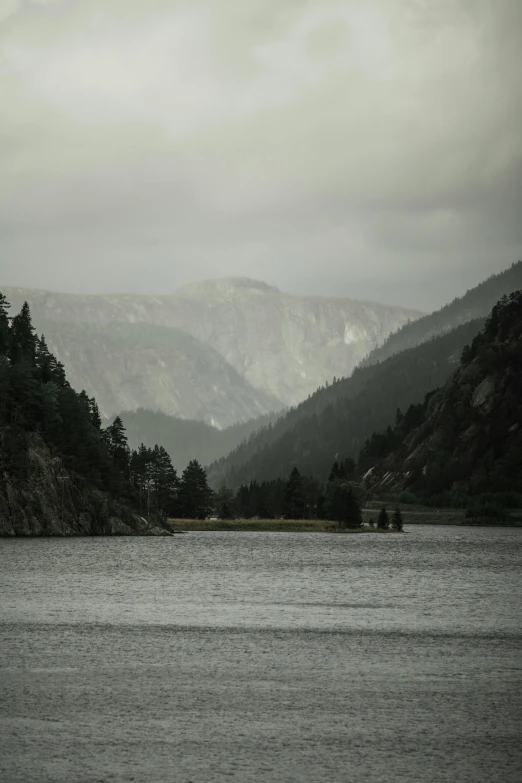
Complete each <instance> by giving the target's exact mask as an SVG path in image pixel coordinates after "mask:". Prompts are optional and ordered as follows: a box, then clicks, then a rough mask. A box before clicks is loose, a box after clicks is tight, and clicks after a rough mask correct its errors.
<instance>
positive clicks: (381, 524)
mask: <svg viewBox="0 0 522 783" xmlns="http://www.w3.org/2000/svg"><path fill="white" fill-rule="evenodd" d="M377 527H378V528H379V530H387V529H388V528H389V527H390V518H389V516H388V512H387V510H386V506H383V507H382V508H381V510H380V512H379V516H378V517H377Z"/></svg>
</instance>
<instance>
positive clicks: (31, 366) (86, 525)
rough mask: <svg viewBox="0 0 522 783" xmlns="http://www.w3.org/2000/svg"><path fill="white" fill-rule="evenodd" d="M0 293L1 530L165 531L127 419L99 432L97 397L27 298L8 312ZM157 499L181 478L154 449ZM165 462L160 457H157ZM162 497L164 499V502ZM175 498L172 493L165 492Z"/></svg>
mask: <svg viewBox="0 0 522 783" xmlns="http://www.w3.org/2000/svg"><path fill="white" fill-rule="evenodd" d="M8 312H9V307H8V303H7V302H6V299H5V297H4V296H3V295H2V293H0V535H2V536H12V535H25V536H37V535H38V536H39V535H59V536H61V535H115V534H117V535H144V534H154V535H158V534H165V532H166V531H165V529H164V527H161V525H162V521H161V517H162V515H163V512H162V514H159V513H157V512H156V511H155V507H153V509H152V511H151V509H150V504H149V507H148V520H145V519H144V518H143V517H142V516H141V514H140V507H141V503H140V501H141V497H142V495H143V492H142V491H140V490H141V485H140V484H139V476H136V478H137V479H138V481H134V479H133V477H132V471H131V466H132V459H134V458H135V457H136V456H138V458H139V455H131V453H130V450H129V448H128V446H127V442H126V439H125V436H124V432H123V430H122V427H121V423H119V422H118V421H115V422H114V424H113V425H112V426H111V427H108V428H107V429H105V430H103V429H102V427H101V419H100V415H99V411H98V408H97V405H96V401H95V400H94V399H90V398H89V397H88V396H87V395H86V394H85V393H84V392H81V393H77V392H75V391H74V389H73V388H71V386H70V384H69V382H68V380H67V378H66V376H65V372H64V369H63V366H62V365H61V364H60V363H59V362H58V361H57V360H56V358H55V357H54V356H53V355H52V353H51V352H50V351H49V350H48V347H47V345H46V343H45V341H44V340H43V339H40V338H38V337H37V336H36V335H35V333H34V329H33V326H32V324H31V318H30V313H29V309H28V308H27V306H24V307H23V308H22V310H21V312H20V313H19V314H17V315H15V316H14V317H13V318H12V320H10V318H9V316H8ZM156 456H157V458H158V459H156V463H157V464H156V466H155V469H156V474H157V479H154V477H153V480H155V481H156V484H159V482H160V481H161V482H163V484H162V490H163V493H162V494H161V496H160V494H159V492H158V491H157V490H156V486H155V485H152V486H151V482H149V490H150V489H152V491H153V493H154V490H156V492H155V494H154V495H153V500H154V501H155V502H156V507H157V508H160V506H159V505H158V503H159V501H161V502H162V503H163V502H166V500H165V498H167V495H166V491H165V490H168V491H169V492H171V490H172V488H173V487H175V485H176V482H177V477H176V473H175V471H174V470H173V468H172V465H171V463H170V460H169V458H168V455H166V453H165V452H164V451H162V450H161V449H160V448H159V447H157V449H156V451H155V452H154V454H151V455H149V454H145V457H146V459H150V457H156ZM160 460H161V464H160ZM158 498H159V501H158ZM167 500H169V502H170V496H169V498H167Z"/></svg>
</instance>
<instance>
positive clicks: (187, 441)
mask: <svg viewBox="0 0 522 783" xmlns="http://www.w3.org/2000/svg"><path fill="white" fill-rule="evenodd" d="M120 415H121V418H122V420H123V423H124V425H125V428H126V430H127V438H128V440H129V446H130V447H131V448H132V449H137V448H138V447H139V446H140V444H141V443H143V444H145V446H149V447H152V446H154V445H155V444H156V443H161V444H162V446H163V447H164V448H165V449H166V451H167V452H168V454H169V455H170V457H171V459H172V462H173V463H174V465H175V466H176V469H177V470H178V471H181V470H184V469H185V467H186V466H187V465H188V463H189V462H190V461H191V460H193V459H197V460H198V462H200V463H201V464H202V465H208V464H209V463H210V462H213V461H214V460H217V459H219V458H220V457H223V456H224V455H226V454H228V453H229V452H230V451H232V449H235V448H236V447H237V446H238V445H239V444H240V443H242V442H243V441H244V440H246V439H248V438H249V437H250V436H251V435H252V434H253V433H254V432H256V431H257V430H259V429H261V428H262V427H266V426H268V425H269V424H270V423H272V422H274V421H276V419H277V418H278V414H276V413H269V414H266V415H264V416H260V417H258V418H257V419H250V420H249V421H247V422H245V423H244V424H233V425H232V426H230V427H227V428H226V429H223V430H218V429H217V428H216V427H212V426H210V425H209V424H206V423H205V422H203V421H195V420H192V419H187V420H184V419H180V418H177V417H175V416H168V415H167V414H166V413H162V412H161V411H152V410H145V409H144V408H139V409H138V410H136V411H123V412H122V413H121V414H120Z"/></svg>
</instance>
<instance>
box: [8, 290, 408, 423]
mask: <svg viewBox="0 0 522 783" xmlns="http://www.w3.org/2000/svg"><path fill="white" fill-rule="evenodd" d="M7 294H8V296H9V298H10V299H11V301H12V302H13V304H14V306H15V307H20V306H21V304H22V302H23V301H24V300H27V301H28V302H29V304H30V306H31V311H32V313H33V317H34V319H35V322H36V323H38V322H39V321H40V320H41V319H45V320H50V319H52V320H59V321H67V322H72V323H78V322H90V323H93V324H97V325H100V324H103V323H107V322H114V321H120V322H127V323H135V324H138V323H148V324H155V325H162V326H170V327H176V328H179V329H182V330H184V331H185V332H188V333H189V334H191V335H192V336H193V337H195V338H196V339H198V340H200V341H202V342H204V343H206V344H208V345H210V346H211V347H213V348H214V349H215V350H216V351H217V352H218V353H219V354H221V356H223V357H224V358H225V359H226V360H227V361H228V362H229V363H230V364H231V365H232V367H234V368H235V370H236V371H237V372H238V373H239V374H240V375H241V376H243V377H244V378H245V379H246V380H247V381H248V382H249V383H250V384H252V386H254V387H255V388H256V389H259V390H261V391H264V392H265V393H267V394H269V395H271V398H272V399H273V398H274V396H275V397H276V398H277V399H278V400H281V401H282V402H283V403H284V404H285V405H291V404H296V403H297V402H300V401H301V400H303V399H305V398H306V397H307V396H308V394H310V393H312V392H313V391H314V390H315V389H317V387H318V386H320V385H321V384H323V383H324V382H325V381H326V380H331V379H332V378H333V377H334V376H339V375H348V374H349V373H350V372H351V371H352V369H353V368H354V367H355V366H356V365H357V364H358V363H359V362H360V361H361V360H362V359H363V358H364V356H366V355H367V354H368V352H369V351H371V350H372V349H373V348H375V347H376V346H377V345H380V344H382V343H383V342H384V340H385V339H386V338H387V337H388V335H389V334H390V333H391V332H392V331H394V330H396V329H398V328H399V327H400V326H401V325H402V324H404V323H406V322H407V321H408V320H411V319H412V318H416V317H418V316H419V315H420V313H418V312H417V311H414V310H407V309H405V308H400V307H389V306H385V305H379V304H372V303H368V302H357V301H353V300H350V299H336V298H330V299H328V298H324V297H298V296H291V295H289V294H284V293H282V292H281V291H279V290H278V289H276V288H273V287H271V286H268V285H266V284H265V283H260V282H257V281H253V280H248V279H243V278H239V279H227V280H213V281H207V282H204V283H197V284H194V285H191V286H187V287H186V288H184V289H181V290H180V291H178V292H177V293H175V294H174V295H172V296H132V295H121V296H74V295H71V294H56V293H50V292H47V291H34V290H27V289H7ZM153 407H159V405H154V406H153ZM259 412H260V411H259ZM207 420H208V419H207Z"/></svg>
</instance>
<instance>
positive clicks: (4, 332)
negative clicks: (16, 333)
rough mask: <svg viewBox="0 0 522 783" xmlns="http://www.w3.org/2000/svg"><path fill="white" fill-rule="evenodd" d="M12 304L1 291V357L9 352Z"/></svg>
mask: <svg viewBox="0 0 522 783" xmlns="http://www.w3.org/2000/svg"><path fill="white" fill-rule="evenodd" d="M9 307H10V304H9V302H8V301H7V299H6V298H5V296H4V294H3V293H2V292H1V291H0V356H7V354H8V352H9V314H8V310H9Z"/></svg>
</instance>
